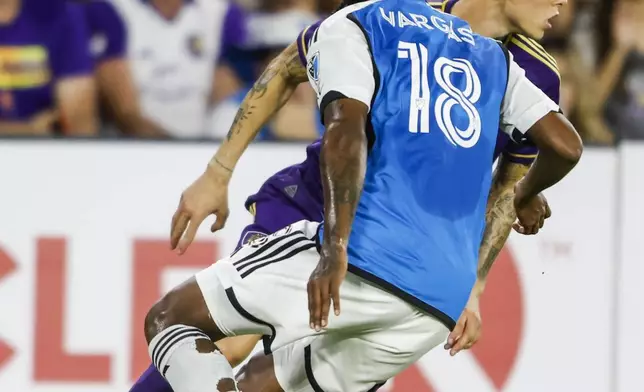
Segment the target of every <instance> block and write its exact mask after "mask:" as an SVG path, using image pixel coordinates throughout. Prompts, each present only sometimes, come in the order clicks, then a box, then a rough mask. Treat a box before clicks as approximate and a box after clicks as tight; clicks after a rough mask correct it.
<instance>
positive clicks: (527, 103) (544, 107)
mask: <svg viewBox="0 0 644 392" xmlns="http://www.w3.org/2000/svg"><path fill="white" fill-rule="evenodd" d="M509 61H510V67H509V72H508V84H507V87H506V91H505V97H504V99H503V105H502V107H501V130H502V131H503V132H504V133H506V134H507V135H508V136H510V138H512V140H513V141H515V142H520V141H522V140H523V139H524V138H525V134H526V132H528V130H529V129H530V128H531V127H532V126H533V125H534V124H535V123H537V121H539V120H540V119H541V118H543V117H544V116H545V115H547V114H548V113H550V112H556V111H559V106H558V105H557V104H556V103H554V102H553V101H552V99H550V98H549V97H548V96H547V95H546V94H545V93H544V92H543V91H541V90H539V88H537V86H535V85H534V84H532V82H531V81H530V80H529V79H528V78H527V77H526V75H525V71H524V70H523V69H522V68H521V67H519V65H518V64H517V63H516V62H514V60H513V59H512V58H510V60H509Z"/></svg>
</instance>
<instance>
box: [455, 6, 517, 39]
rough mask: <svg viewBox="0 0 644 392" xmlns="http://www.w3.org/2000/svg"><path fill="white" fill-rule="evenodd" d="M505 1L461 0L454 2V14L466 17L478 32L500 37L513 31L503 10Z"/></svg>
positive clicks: (462, 17) (487, 35)
mask: <svg viewBox="0 0 644 392" xmlns="http://www.w3.org/2000/svg"><path fill="white" fill-rule="evenodd" d="M504 3H505V1H504V0H460V1H458V2H456V4H454V7H453V8H452V15H454V16H458V17H459V18H461V19H464V20H465V21H466V22H467V23H469V25H470V26H471V27H472V30H473V31H474V32H475V33H477V34H481V35H484V36H486V37H492V38H499V37H503V36H505V35H507V34H509V33H510V31H511V28H510V22H509V21H508V18H507V17H506V16H505V13H504V12H503V7H504V6H505V5H504Z"/></svg>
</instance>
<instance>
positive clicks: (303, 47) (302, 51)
mask: <svg viewBox="0 0 644 392" xmlns="http://www.w3.org/2000/svg"><path fill="white" fill-rule="evenodd" d="M321 23H322V20H318V21H317V22H315V23H313V24H312V25H310V26H307V27H306V28H304V30H302V31H301V32H300V34H299V35H298V36H297V41H296V42H297V53H298V55H299V56H300V61H301V62H302V66H303V67H306V54H307V53H308V51H309V43H310V42H311V38H312V37H313V33H315V32H316V31H317V30H318V27H320V24H321Z"/></svg>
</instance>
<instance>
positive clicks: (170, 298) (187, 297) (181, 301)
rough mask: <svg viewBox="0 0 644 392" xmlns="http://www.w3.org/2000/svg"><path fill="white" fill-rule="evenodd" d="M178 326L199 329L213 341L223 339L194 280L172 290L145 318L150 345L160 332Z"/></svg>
mask: <svg viewBox="0 0 644 392" xmlns="http://www.w3.org/2000/svg"><path fill="white" fill-rule="evenodd" d="M177 324H182V325H190V326H193V327H196V328H199V329H201V330H202V331H203V332H204V333H206V334H207V335H208V336H211V338H213V340H217V339H219V338H221V337H220V336H218V335H219V334H218V333H217V330H216V327H215V326H214V324H212V322H211V320H210V317H209V312H208V308H207V306H206V304H205V301H204V299H203V296H202V294H201V289H200V288H199V285H198V284H197V282H196V280H195V279H194V278H193V279H190V280H188V281H187V282H186V283H184V284H182V285H180V286H178V287H175V288H174V289H172V290H171V291H170V292H168V293H167V294H166V295H164V296H163V298H161V299H160V300H159V301H158V302H157V303H155V304H154V305H153V306H152V307H151V308H150V310H149V311H148V314H147V315H146V317H145V337H146V339H147V340H148V343H149V342H150V341H151V340H152V339H153V338H154V337H155V336H156V335H157V334H158V333H159V332H161V331H163V330H165V329H167V328H168V327H171V326H173V325H177ZM222 337H223V336H222Z"/></svg>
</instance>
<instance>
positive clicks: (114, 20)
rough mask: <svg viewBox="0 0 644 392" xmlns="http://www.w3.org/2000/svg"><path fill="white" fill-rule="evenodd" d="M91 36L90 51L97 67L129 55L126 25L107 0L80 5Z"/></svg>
mask: <svg viewBox="0 0 644 392" xmlns="http://www.w3.org/2000/svg"><path fill="white" fill-rule="evenodd" d="M79 6H80V7H82V10H83V13H84V14H85V20H86V22H87V27H88V30H89V34H90V51H91V53H92V56H93V58H94V63H95V64H96V65H98V64H100V63H102V62H104V61H108V60H112V59H120V58H124V57H125V56H126V55H127V32H126V30H125V23H124V22H123V19H122V18H121V16H120V15H119V13H118V12H117V11H116V9H115V8H114V6H113V5H112V4H111V3H110V2H109V1H105V0H92V1H88V2H84V3H81V4H79Z"/></svg>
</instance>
